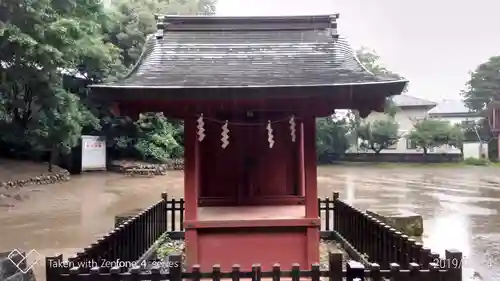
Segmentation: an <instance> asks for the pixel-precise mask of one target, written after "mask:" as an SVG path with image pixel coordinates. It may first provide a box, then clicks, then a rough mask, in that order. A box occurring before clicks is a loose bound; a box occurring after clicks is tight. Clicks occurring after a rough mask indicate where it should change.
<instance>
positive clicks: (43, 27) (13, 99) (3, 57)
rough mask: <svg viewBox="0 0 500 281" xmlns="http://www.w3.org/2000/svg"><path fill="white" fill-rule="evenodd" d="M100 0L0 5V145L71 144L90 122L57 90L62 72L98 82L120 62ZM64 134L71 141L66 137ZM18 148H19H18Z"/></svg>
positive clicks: (10, 0)
mask: <svg viewBox="0 0 500 281" xmlns="http://www.w3.org/2000/svg"><path fill="white" fill-rule="evenodd" d="M103 20H104V13H103V11H102V6H101V4H100V2H99V1H98V0H95V1H93V0H91V1H83V0H77V1H72V0H71V1H70V0H59V1H49V0H40V1H24V2H23V4H22V5H20V4H19V1H14V0H7V1H2V2H0V46H2V51H1V52H0V62H1V64H0V77H1V80H0V103H1V104H2V107H1V108H2V109H3V112H2V114H0V116H3V117H4V118H3V119H2V120H0V122H2V124H1V126H2V128H3V130H2V132H1V134H0V139H1V140H2V141H3V142H4V143H7V144H8V145H12V146H14V147H15V146H17V147H20V148H21V149H20V150H25V153H28V154H29V153H30V150H47V149H48V150H50V151H54V149H58V150H59V149H60V150H61V152H64V151H67V149H65V148H67V147H70V146H74V145H75V144H76V143H75V142H74V141H73V140H74V138H76V139H78V138H79V136H80V133H81V128H82V127H83V126H87V125H90V126H93V125H95V124H96V122H95V118H94V117H93V116H92V115H91V114H89V112H88V110H87V109H86V108H85V107H82V106H80V102H79V100H78V98H76V97H73V96H72V95H71V94H69V93H68V92H66V91H65V90H64V89H63V87H62V74H63V72H67V70H69V71H71V72H74V73H81V74H82V75H86V76H88V77H89V78H90V79H94V80H99V79H102V78H103V77H105V76H107V75H108V74H109V71H110V69H111V66H114V65H118V64H120V63H119V62H120V61H119V55H120V54H119V50H118V49H117V48H116V47H115V46H113V45H112V44H110V43H105V42H104V41H103V36H102V30H103V27H102V21H103ZM69 136H72V137H71V138H70V137H69ZM19 144H20V145H19Z"/></svg>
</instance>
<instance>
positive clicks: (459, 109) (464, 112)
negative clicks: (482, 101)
mask: <svg viewBox="0 0 500 281" xmlns="http://www.w3.org/2000/svg"><path fill="white" fill-rule="evenodd" d="M429 116H430V117H480V116H481V113H479V112H471V111H470V110H469V108H467V106H465V103H464V102H463V101H462V100H443V101H441V102H440V103H438V105H437V106H436V107H434V108H433V109H431V110H429Z"/></svg>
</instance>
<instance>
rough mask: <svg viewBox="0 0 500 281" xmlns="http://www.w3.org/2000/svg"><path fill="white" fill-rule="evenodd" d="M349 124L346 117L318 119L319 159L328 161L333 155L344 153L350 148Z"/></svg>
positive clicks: (317, 148) (317, 144)
mask: <svg viewBox="0 0 500 281" xmlns="http://www.w3.org/2000/svg"><path fill="white" fill-rule="evenodd" d="M350 133H351V132H350V130H349V124H348V120H347V119H346V118H343V119H338V120H334V119H333V117H324V118H318V119H316V154H317V157H318V161H320V162H328V161H329V158H330V157H331V156H332V155H342V154H344V153H345V151H346V150H347V149H348V148H349V139H348V138H349V137H348V136H349V135H350Z"/></svg>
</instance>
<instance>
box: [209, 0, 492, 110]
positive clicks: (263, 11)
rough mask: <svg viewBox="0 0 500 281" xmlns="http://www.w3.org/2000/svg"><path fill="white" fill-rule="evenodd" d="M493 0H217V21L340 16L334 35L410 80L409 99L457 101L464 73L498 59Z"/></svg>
mask: <svg viewBox="0 0 500 281" xmlns="http://www.w3.org/2000/svg"><path fill="white" fill-rule="evenodd" d="M499 11H500V1H499V0H474V1H472V0H463V1H456V0H455V1H452V0H419V1H402V0H377V1H374V0H305V1H304V0H302V1H299V0H251V1H249V0H218V4H217V14H218V15H223V16H254V15H257V16H259V15H308V14H332V13H340V18H339V33H340V35H341V36H344V37H347V39H348V40H349V42H350V43H351V45H352V46H353V47H355V48H357V47H359V46H366V47H369V48H372V49H374V50H376V51H377V53H378V54H379V55H380V56H381V58H382V62H383V64H384V65H385V66H387V67H388V68H389V69H391V70H393V71H395V72H397V73H399V74H401V75H403V76H404V77H405V78H407V79H409V80H410V86H409V92H408V94H409V95H413V96H416V97H421V98H426V99H430V100H434V101H439V100H442V99H458V98H459V93H460V90H461V89H463V88H464V84H465V83H466V81H467V80H468V77H469V75H468V73H469V71H471V70H474V69H475V68H476V66H477V65H478V64H480V63H482V62H484V61H486V60H487V59H488V58H489V57H490V56H493V55H500V18H499Z"/></svg>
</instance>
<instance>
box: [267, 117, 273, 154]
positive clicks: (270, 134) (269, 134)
mask: <svg viewBox="0 0 500 281" xmlns="http://www.w3.org/2000/svg"><path fill="white" fill-rule="evenodd" d="M267 142H269V148H273V146H274V136H273V127H271V121H268V122H267Z"/></svg>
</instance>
